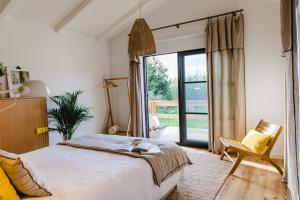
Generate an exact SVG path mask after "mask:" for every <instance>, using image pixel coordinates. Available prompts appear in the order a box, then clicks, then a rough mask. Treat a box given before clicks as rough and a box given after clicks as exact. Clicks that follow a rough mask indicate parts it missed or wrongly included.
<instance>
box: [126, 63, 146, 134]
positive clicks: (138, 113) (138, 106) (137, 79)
mask: <svg viewBox="0 0 300 200" xmlns="http://www.w3.org/2000/svg"><path fill="white" fill-rule="evenodd" d="M142 91H144V88H143V70H142V65H141V64H140V62H139V59H138V58H136V59H131V61H130V96H131V97H130V99H131V105H130V109H131V130H132V136H134V137H145V120H144V103H143V102H144V100H143V92H142Z"/></svg>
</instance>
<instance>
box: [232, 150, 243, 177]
mask: <svg viewBox="0 0 300 200" xmlns="http://www.w3.org/2000/svg"><path fill="white" fill-rule="evenodd" d="M243 157H244V156H243V155H241V154H240V153H239V155H238V157H237V159H236V161H235V163H234V165H233V167H232V168H231V170H230V172H229V175H230V174H233V173H234V171H235V170H236V168H237V167H238V166H239V165H240V163H241V161H242V159H243Z"/></svg>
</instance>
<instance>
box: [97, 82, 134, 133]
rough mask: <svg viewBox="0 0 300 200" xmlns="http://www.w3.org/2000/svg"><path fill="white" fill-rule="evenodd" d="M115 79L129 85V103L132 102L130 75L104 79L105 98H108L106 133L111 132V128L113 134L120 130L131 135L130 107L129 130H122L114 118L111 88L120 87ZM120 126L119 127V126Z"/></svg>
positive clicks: (129, 114) (129, 115)
mask: <svg viewBox="0 0 300 200" xmlns="http://www.w3.org/2000/svg"><path fill="white" fill-rule="evenodd" d="M115 81H126V83H127V84H126V87H127V94H128V103H129V105H130V104H131V99H130V90H129V84H130V77H118V78H108V79H104V83H103V86H102V87H103V88H104V90H105V98H106V103H107V114H106V118H105V131H106V133H109V134H111V133H110V128H112V129H111V131H112V133H113V134H117V133H119V132H124V133H126V135H127V136H129V133H130V131H129V129H130V123H131V111H130V109H129V113H128V124H127V130H126V131H121V130H120V128H119V126H118V125H116V124H114V119H113V114H112V106H111V97H110V92H109V89H112V88H116V87H119V86H118V85H117V84H116V83H115ZM117 127H118V128H117Z"/></svg>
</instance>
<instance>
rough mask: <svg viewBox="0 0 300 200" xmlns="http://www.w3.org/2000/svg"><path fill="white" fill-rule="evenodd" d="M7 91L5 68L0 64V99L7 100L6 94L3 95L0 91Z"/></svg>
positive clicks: (7, 95)
mask: <svg viewBox="0 0 300 200" xmlns="http://www.w3.org/2000/svg"><path fill="white" fill-rule="evenodd" d="M7 90H8V80H7V67H6V66H4V65H3V64H2V63H0V98H8V97H9V94H8V93H3V92H1V91H7Z"/></svg>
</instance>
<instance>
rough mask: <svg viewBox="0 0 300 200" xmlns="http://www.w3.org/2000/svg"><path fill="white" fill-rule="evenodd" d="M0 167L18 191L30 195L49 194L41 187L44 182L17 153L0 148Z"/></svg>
mask: <svg viewBox="0 0 300 200" xmlns="http://www.w3.org/2000/svg"><path fill="white" fill-rule="evenodd" d="M0 167H1V168H2V169H3V171H4V172H5V173H6V175H7V176H8V178H9V179H10V181H11V182H12V184H13V185H14V187H15V189H16V190H17V191H18V192H20V193H22V194H24V195H27V196H30V197H45V196H51V193H50V192H48V190H47V189H45V188H44V187H43V185H44V184H43V183H42V182H41V181H40V180H38V179H37V176H36V175H35V174H34V173H33V170H32V167H30V166H29V162H27V161H24V159H21V158H20V157H19V156H18V155H16V154H12V153H8V152H6V151H2V150H0Z"/></svg>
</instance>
